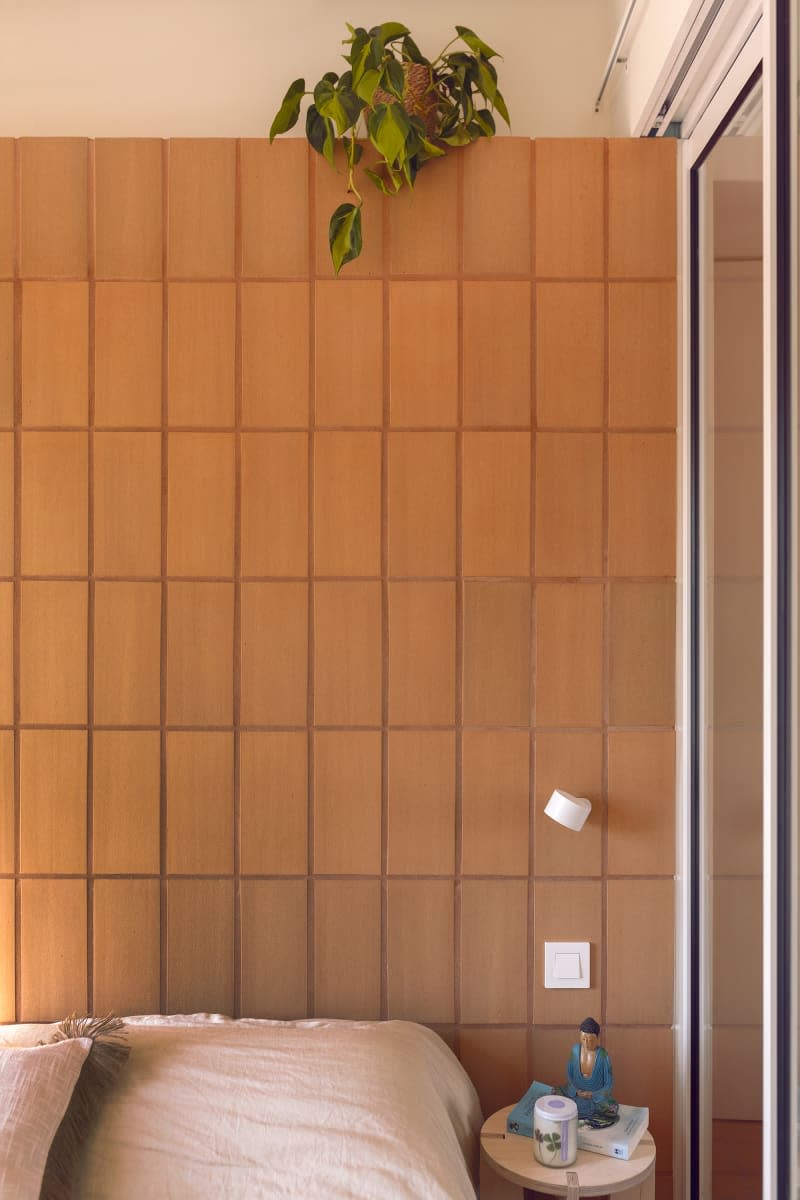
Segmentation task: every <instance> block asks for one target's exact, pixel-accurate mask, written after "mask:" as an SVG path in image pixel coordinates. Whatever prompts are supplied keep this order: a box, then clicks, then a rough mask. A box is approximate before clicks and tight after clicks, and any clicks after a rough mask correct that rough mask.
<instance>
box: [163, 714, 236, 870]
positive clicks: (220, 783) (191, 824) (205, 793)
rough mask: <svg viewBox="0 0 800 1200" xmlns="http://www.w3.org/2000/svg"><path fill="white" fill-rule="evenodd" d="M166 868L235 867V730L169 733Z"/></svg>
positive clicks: (222, 868)
mask: <svg viewBox="0 0 800 1200" xmlns="http://www.w3.org/2000/svg"><path fill="white" fill-rule="evenodd" d="M166 827H167V871H168V872H169V873H170V874H174V875H229V874H231V873H232V871H233V734H232V733H211V732H207V731H206V732H202V733H195V732H192V733H184V732H180V731H177V730H171V731H170V732H169V733H168V734H167V809H166Z"/></svg>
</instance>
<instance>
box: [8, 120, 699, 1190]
mask: <svg viewBox="0 0 800 1200" xmlns="http://www.w3.org/2000/svg"><path fill="white" fill-rule="evenodd" d="M341 183H342V181H341V178H340V177H339V178H337V176H336V175H334V174H333V173H332V172H331V171H330V170H329V169H328V168H327V166H325V165H324V164H322V163H320V162H319V161H316V160H315V161H311V160H310V159H309V157H308V154H307V151H306V147H305V144H304V143H303V142H302V141H299V140H297V141H287V142H284V143H282V144H276V145H275V146H274V147H272V148H270V147H269V146H268V145H266V144H265V143H264V142H262V141H255V140H254V141H242V142H236V141H234V140H213V139H212V140H201V141H191V140H189V141H187V140H177V141H172V142H169V143H162V142H160V141H157V140H130V141H127V140H124V141H117V140H102V141H96V142H87V141H85V140H79V139H59V140H50V139H33V140H21V141H18V142H13V141H4V142H0V466H2V470H1V471H0V479H1V480H2V484H1V485H0V489H1V490H0V783H1V784H2V805H0V910H1V911H2V913H3V920H2V921H0V930H2V934H0V1016H2V1018H3V1019H6V1020H12V1019H14V1018H16V1019H22V1020H30V1019H36V1018H53V1017H57V1016H60V1015H62V1014H63V1013H65V1012H68V1011H71V1010H73V1009H78V1010H81V1009H85V1008H86V1007H87V1006H88V1007H93V1008H96V1009H98V1010H102V1009H106V1008H108V1007H113V1008H115V1009H117V1010H121V1011H147V1010H168V1011H174V1010H187V1009H188V1010H197V1009H212V1010H213V1009H220V1010H224V1011H227V1012H233V1013H243V1014H255V1015H260V1014H263V1015H270V1016H283V1017H295V1016H302V1015H304V1014H306V1013H323V1014H327V1015H331V1016H336V1015H343V1016H344V1015H346V1016H351V1017H362V1016H363V1017H380V1016H384V1017H385V1016H389V1017H413V1018H415V1019H418V1020H421V1021H424V1022H427V1023H429V1024H432V1025H434V1026H435V1027H437V1028H438V1029H440V1030H441V1032H442V1034H443V1035H444V1036H445V1037H446V1038H447V1039H448V1040H449V1041H450V1042H451V1043H452V1044H453V1045H454V1046H455V1048H456V1049H457V1051H458V1053H459V1054H460V1055H461V1057H462V1059H463V1061H464V1062H465V1064H466V1065H467V1067H468V1069H469V1070H470V1071H471V1073H472V1075H473V1077H474V1078H475V1080H476V1082H477V1084H478V1086H479V1088H480V1090H481V1094H482V1099H483V1103H484V1106H485V1108H486V1109H487V1111H488V1110H490V1109H492V1108H494V1107H496V1106H498V1105H500V1104H504V1103H508V1102H510V1101H512V1100H514V1099H516V1098H517V1097H518V1096H519V1094H521V1092H522V1090H524V1088H525V1086H526V1085H527V1083H528V1082H529V1080H530V1079H531V1078H532V1077H533V1076H537V1077H539V1078H544V1079H553V1080H559V1079H561V1078H562V1076H563V1070H564V1063H565V1059H566V1054H567V1048H568V1045H569V1044H570V1042H571V1041H572V1040H573V1036H574V1029H575V1024H576V1022H578V1021H579V1020H580V1019H582V1018H583V1017H584V1016H585V1015H586V1014H587V1012H593V1013H594V1014H595V1015H597V1016H598V1017H599V1018H600V1019H601V1020H602V1021H603V1024H604V1026H605V1040H606V1042H607V1044H608V1046H609V1048H610V1050H611V1052H612V1054H613V1057H614V1062H615V1066H616V1071H617V1079H618V1092H619V1094H620V1096H621V1097H622V1098H623V1099H624V1100H627V1101H630V1102H633V1103H648V1104H649V1105H650V1107H651V1109H652V1112H653V1125H654V1128H655V1133H656V1137H657V1139H658V1143H659V1163H660V1165H661V1166H662V1167H663V1168H664V1170H665V1172H668V1169H669V1165H670V1161H671V1145H670V1131H671V1055H672V1032H671V1024H672V978H673V970H672V961H673V946H672V937H673V930H672V890H673V885H672V874H673V816H674V772H673V758H674V744H673V742H674V731H673V723H674V717H673V670H674V539H675V492H674V473H675V387H676V381H675V259H676V245H675V213H674V192H675V164H674V145H673V144H672V143H670V142H666V141H664V142H662V141H657V142H656V141H631V142H610V143H606V142H604V141H602V140H585V141H539V142H536V143H532V142H530V141H529V140H527V139H520V138H508V139H497V140H496V141H495V142H492V143H486V144H480V145H477V146H475V147H473V148H471V149H470V150H469V151H468V152H466V153H463V154H461V155H453V156H452V157H451V158H449V159H448V160H447V161H445V162H443V163H441V164H435V165H432V166H431V167H430V168H428V169H427V170H426V172H425V174H424V176H422V177H421V179H420V185H419V188H418V189H417V191H416V193H415V194H414V196H413V197H408V196H406V197H403V198H401V199H398V200H396V201H393V202H391V203H389V202H388V201H384V200H382V199H381V198H380V197H378V196H377V195H374V196H370V198H369V201H368V205H367V210H366V215H365V241H366V248H365V251H364V254H363V256H362V258H361V259H360V260H359V261H358V262H357V263H356V264H353V265H352V266H350V267H348V268H347V269H346V270H345V272H344V273H343V276H342V278H340V279H339V280H334V279H333V278H332V271H331V267H330V263H329V259H328V253H327V245H326V239H325V235H324V230H325V226H326V224H327V214H328V212H329V211H330V210H331V209H332V207H333V206H334V205H335V204H336V203H338V202H339V201H340V199H341V194H340V193H341ZM555 785H558V786H560V787H564V788H567V789H569V790H572V791H575V792H578V793H582V794H584V795H588V796H589V797H590V798H591V799H592V801H593V803H594V812H593V815H592V819H591V821H590V823H589V825H588V827H587V829H586V830H585V832H584V833H583V834H582V835H581V836H580V837H577V836H575V835H573V834H570V833H567V832H565V831H562V830H561V829H559V828H557V827H556V826H554V825H552V824H551V823H550V822H548V821H546V820H545V819H544V818H543V817H542V807H543V804H544V802H545V800H546V798H547V796H548V794H549V792H550V790H551V789H552V788H553V787H554V786H555ZM545 938H566V939H571V938H581V939H585V938H588V939H589V940H590V941H591V943H592V978H593V984H592V988H591V990H590V992H589V993H588V994H585V993H581V992H578V993H575V992H561V993H554V992H548V991H546V990H545V989H544V988H543V986H542V980H541V965H542V958H543V950H542V942H543V941H544V939H545ZM662 1187H663V1188H664V1189H666V1188H667V1187H668V1176H667V1174H666V1173H665V1175H664V1178H663V1180H662Z"/></svg>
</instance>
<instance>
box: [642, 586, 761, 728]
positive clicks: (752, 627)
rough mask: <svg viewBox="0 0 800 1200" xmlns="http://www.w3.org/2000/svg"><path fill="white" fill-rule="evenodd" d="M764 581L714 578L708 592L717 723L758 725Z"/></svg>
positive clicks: (712, 690)
mask: <svg viewBox="0 0 800 1200" xmlns="http://www.w3.org/2000/svg"><path fill="white" fill-rule="evenodd" d="M762 591H763V585H762V581H761V580H760V579H717V580H715V583H714V588H713V597H712V601H711V603H712V606H713V607H712V610H711V611H712V614H713V615H712V617H711V620H712V621H713V630H714V658H713V661H712V664H711V681H710V683H711V693H712V696H713V700H712V704H713V709H712V711H713V713H714V720H715V723H716V725H717V726H718V727H720V728H723V729H724V728H725V727H726V726H728V727H731V726H734V725H738V726H739V727H740V728H744V729H746V730H755V729H758V728H760V727H761V724H762V696H761V679H762V673H763V672H762V664H763V646H762V640H761V638H762V629H763V597H762ZM653 619H655V618H653Z"/></svg>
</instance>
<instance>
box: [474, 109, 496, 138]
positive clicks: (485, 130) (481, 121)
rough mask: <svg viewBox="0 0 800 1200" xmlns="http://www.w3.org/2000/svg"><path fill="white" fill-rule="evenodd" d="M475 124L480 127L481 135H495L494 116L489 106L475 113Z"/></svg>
mask: <svg viewBox="0 0 800 1200" xmlns="http://www.w3.org/2000/svg"><path fill="white" fill-rule="evenodd" d="M475 124H476V125H477V126H478V127H479V128H480V131H481V135H482V136H483V137H494V135H495V123H494V117H493V116H492V114H491V113H490V112H489V109H488V108H481V109H479V110H478V112H476V113H475Z"/></svg>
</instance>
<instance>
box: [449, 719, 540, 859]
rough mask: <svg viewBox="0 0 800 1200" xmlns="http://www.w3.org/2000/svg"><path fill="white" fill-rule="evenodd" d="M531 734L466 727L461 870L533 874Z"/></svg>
mask: <svg viewBox="0 0 800 1200" xmlns="http://www.w3.org/2000/svg"><path fill="white" fill-rule="evenodd" d="M529 793H530V737H529V735H528V734H527V733H516V732H505V731H503V732H500V731H499V730H485V731H480V732H479V731H477V730H466V731H465V733H464V741H463V749H462V782H461V794H462V799H461V870H462V871H463V873H464V874H465V875H525V876H527V874H528V811H529V807H530V795H529Z"/></svg>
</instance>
